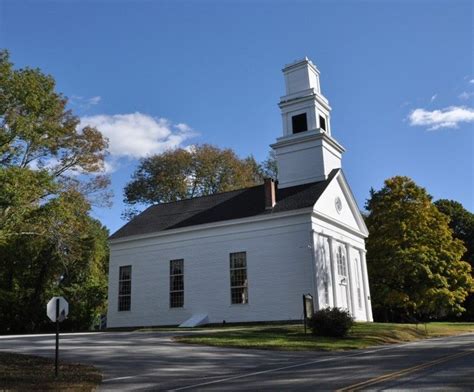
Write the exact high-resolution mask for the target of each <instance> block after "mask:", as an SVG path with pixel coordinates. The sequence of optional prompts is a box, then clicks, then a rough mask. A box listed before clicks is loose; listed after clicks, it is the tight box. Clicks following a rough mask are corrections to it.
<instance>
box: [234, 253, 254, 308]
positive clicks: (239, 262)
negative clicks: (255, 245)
mask: <svg viewBox="0 0 474 392" xmlns="http://www.w3.org/2000/svg"><path fill="white" fill-rule="evenodd" d="M230 297H231V303H232V304H246V303H248V302H249V298H248V285H247V253H246V252H238V253H231V254H230Z"/></svg>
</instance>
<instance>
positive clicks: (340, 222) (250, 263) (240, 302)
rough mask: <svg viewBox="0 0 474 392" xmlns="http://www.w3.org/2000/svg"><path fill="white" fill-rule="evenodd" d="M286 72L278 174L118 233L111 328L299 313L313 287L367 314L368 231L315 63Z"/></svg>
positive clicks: (155, 213)
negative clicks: (275, 178) (343, 165)
mask: <svg viewBox="0 0 474 392" xmlns="http://www.w3.org/2000/svg"><path fill="white" fill-rule="evenodd" d="M283 74H284V77H285V85H286V95H284V96H283V97H281V100H280V103H279V106H280V109H281V114H282V119H283V134H282V136H281V137H279V138H277V139H276V142H275V143H274V144H272V145H271V147H272V148H273V150H274V151H275V154H276V159H277V164H278V181H277V182H273V181H271V180H266V181H265V183H264V184H262V185H258V186H254V187H251V188H246V189H240V190H236V191H231V192H225V193H219V194H215V195H211V196H204V197H197V198H193V199H187V200H181V201H178V202H174V203H166V204H159V205H153V206H151V207H149V208H148V209H146V210H145V211H144V212H142V213H141V214H140V215H138V216H137V217H136V218H134V219H133V220H131V221H130V222H128V223H127V224H126V225H124V226H123V227H122V228H120V229H119V230H118V231H117V232H115V233H114V234H113V235H112V236H111V237H110V252H111V253H110V268H109V296H108V301H109V308H108V315H107V326H108V327H109V328H118V327H134V326H158V325H182V324H184V325H185V326H191V325H196V324H199V323H222V322H223V321H224V320H225V321H226V322H252V321H282V320H301V319H302V317H303V303H302V295H303V294H308V293H309V294H311V295H312V296H313V298H314V305H315V309H316V310H317V309H322V308H325V307H328V306H331V307H339V308H344V309H347V310H349V311H350V313H351V314H352V315H353V316H354V317H355V319H356V320H359V321H372V309H371V303H370V290H369V281H368V277H367V266H366V259H365V254H366V251H365V242H364V241H365V239H366V238H367V236H368V231H367V227H366V226H365V224H364V220H363V218H362V216H361V213H360V211H359V208H358V206H357V203H356V201H355V199H354V196H353V194H352V192H351V189H350V187H349V185H348V183H347V181H346V178H345V177H344V173H343V171H342V169H341V157H342V153H343V152H344V148H343V147H342V146H341V145H340V144H339V143H338V142H337V141H336V139H334V138H333V136H332V130H331V118H330V115H331V107H330V106H329V103H328V100H327V99H326V98H325V97H324V96H323V95H322V93H321V86H320V77H319V76H320V74H319V70H318V69H317V68H316V66H315V65H314V64H313V63H312V62H311V61H310V60H308V59H307V58H305V59H303V60H299V61H296V62H293V63H291V64H289V65H287V66H285V68H284V69H283Z"/></svg>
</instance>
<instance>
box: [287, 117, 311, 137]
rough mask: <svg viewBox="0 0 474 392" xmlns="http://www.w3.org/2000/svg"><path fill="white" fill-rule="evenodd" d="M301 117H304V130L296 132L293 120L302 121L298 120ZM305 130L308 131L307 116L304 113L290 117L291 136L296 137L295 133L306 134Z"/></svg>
mask: <svg viewBox="0 0 474 392" xmlns="http://www.w3.org/2000/svg"><path fill="white" fill-rule="evenodd" d="M303 116H304V124H305V129H301V130H298V131H296V130H295V119H296V121H302V120H300V119H302V118H303ZM307 130H308V114H307V113H306V112H303V113H299V114H295V115H293V116H291V133H292V134H293V135H296V134H297V133H302V132H306V131H307Z"/></svg>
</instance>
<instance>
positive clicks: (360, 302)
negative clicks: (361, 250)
mask: <svg viewBox="0 0 474 392" xmlns="http://www.w3.org/2000/svg"><path fill="white" fill-rule="evenodd" d="M354 264H355V272H356V287H357V303H358V305H359V309H362V292H361V288H360V274H359V260H357V258H355V259H354Z"/></svg>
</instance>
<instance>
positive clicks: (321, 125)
mask: <svg viewBox="0 0 474 392" xmlns="http://www.w3.org/2000/svg"><path fill="white" fill-rule="evenodd" d="M319 128H321V129H324V130H325V131H327V129H326V119H325V118H324V117H323V116H319Z"/></svg>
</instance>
